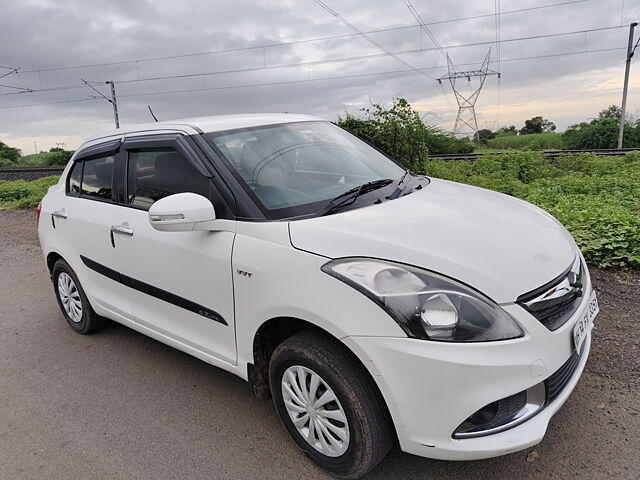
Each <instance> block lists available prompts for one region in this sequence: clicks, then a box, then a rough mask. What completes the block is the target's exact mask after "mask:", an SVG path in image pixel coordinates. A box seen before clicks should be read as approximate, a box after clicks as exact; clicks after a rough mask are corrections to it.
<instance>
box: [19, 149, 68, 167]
mask: <svg viewBox="0 0 640 480" xmlns="http://www.w3.org/2000/svg"><path fill="white" fill-rule="evenodd" d="M72 155H73V150H54V151H51V152H40V153H36V154H33V155H26V156H24V157H21V158H20V159H19V160H18V162H17V163H16V165H20V166H28V167H58V166H64V165H66V164H67V162H68V161H69V159H70V158H71V156H72Z"/></svg>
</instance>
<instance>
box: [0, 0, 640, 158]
mask: <svg viewBox="0 0 640 480" xmlns="http://www.w3.org/2000/svg"><path fill="white" fill-rule="evenodd" d="M323 2H324V4H325V5H326V6H327V7H328V10H331V11H333V12H336V13H337V14H339V16H340V17H341V18H342V19H345V20H346V21H347V22H349V23H350V24H351V27H350V26H348V25H346V24H345V23H344V22H343V21H341V19H340V18H338V17H336V16H335V15H333V14H332V13H331V11H328V10H327V9H325V8H323V7H322V5H320V4H319V3H318V2H316V1H315V0H297V1H293V0H274V1H272V0H264V1H249V0H234V1H221V0H213V1H212V0H189V1H186V0H185V1H180V2H176V1H166V0H155V1H153V0H111V1H99V0H92V1H89V0H84V1H82V0H69V1H64V0H22V1H20V2H10V1H8V0H3V1H1V2H0V18H2V19H3V21H2V28H1V29H0V65H2V66H3V67H11V68H17V67H20V70H19V72H18V74H16V73H10V72H11V70H9V69H6V68H5V69H2V68H0V76H2V75H5V74H7V73H8V75H6V76H5V77H4V78H2V79H0V85H2V87H0V141H3V142H5V143H7V144H9V145H12V146H17V147H19V148H21V149H22V150H23V152H24V153H25V154H28V153H33V152H34V148H35V147H34V141H36V142H37V148H38V150H45V149H46V150H48V149H49V148H50V147H51V146H54V145H55V144H56V143H58V142H63V143H65V144H66V147H67V148H76V147H77V146H78V145H79V144H80V143H81V142H82V141H83V139H85V138H86V137H88V136H90V135H92V134H94V133H97V132H100V131H104V130H107V129H111V128H113V113H112V109H111V105H110V104H109V103H108V102H107V101H106V100H104V99H102V98H96V97H98V93H96V92H94V91H93V90H91V89H90V88H89V87H86V86H83V83H82V80H81V79H85V80H87V81H89V82H92V85H94V86H95V88H96V89H97V90H99V91H100V92H102V93H103V94H105V95H108V94H109V87H108V85H106V84H105V83H104V82H105V81H107V80H113V81H115V87H116V91H117V95H118V106H119V113H120V121H121V124H123V125H127V124H134V123H140V122H148V121H149V120H150V119H151V118H150V116H149V113H148V110H147V105H151V107H152V108H153V110H154V112H155V114H156V115H157V116H158V117H159V118H160V119H161V120H170V119H175V118H182V117H189V116H200V115H213V114H224V113H244V112H267V111H275V112H283V111H287V112H297V113H310V114H315V115H318V116H320V117H323V118H327V119H330V120H334V119H336V118H337V116H338V115H340V114H344V112H346V111H350V112H355V111H356V110H357V109H358V108H360V107H362V106H367V105H369V104H370V103H371V102H382V103H387V102H389V101H390V100H391V99H392V98H393V97H394V96H396V97H398V96H402V97H405V98H407V99H408V100H409V101H410V102H411V103H412V104H413V105H414V106H415V107H416V108H417V109H419V110H420V111H421V113H423V114H424V119H425V121H426V122H427V123H431V124H435V125H439V126H440V127H441V128H443V129H446V130H448V129H451V128H452V126H453V120H454V118H455V110H456V100H455V97H454V96H453V94H452V91H451V88H450V86H449V85H448V84H447V83H446V82H445V84H444V85H443V86H442V87H441V86H439V85H438V82H437V81H436V80H435V79H436V78H438V77H440V76H443V75H446V74H447V62H446V57H445V54H444V53H443V51H444V52H446V53H448V54H449V55H450V57H451V59H452V60H453V62H454V63H455V64H456V65H457V68H458V70H469V69H477V68H479V67H480V63H481V62H482V60H483V58H484V57H485V55H486V53H487V51H488V50H489V48H490V47H491V48H492V51H491V64H490V68H491V69H494V70H497V69H498V68H499V70H500V71H501V73H502V77H501V79H500V80H498V79H497V77H496V76H490V77H488V78H487V80H486V83H485V86H484V89H483V91H482V94H481V95H480V98H479V100H478V103H477V111H478V122H479V125H480V127H481V128H482V127H489V128H495V127H496V126H497V125H510V124H515V125H521V124H522V123H523V121H524V120H525V119H527V118H530V117H532V116H534V115H543V116H545V117H547V118H549V119H550V120H552V121H554V122H555V123H556V124H557V125H558V127H559V129H564V128H566V126H568V125H571V124H573V123H576V122H579V121H582V120H585V119H587V118H589V117H594V116H595V115H597V113H598V111H599V110H601V109H602V108H604V107H606V106H607V105H609V104H612V103H619V102H620V95H621V86H622V77H623V71H624V59H625V49H626V44H627V39H628V24H629V23H630V22H631V21H634V20H639V19H640V1H639V0H584V1H573V2H568V1H567V0H473V1H471V0H448V1H442V0H439V1H436V0H412V5H413V6H414V7H415V11H416V12H417V13H418V15H419V16H420V17H421V18H422V21H423V22H424V23H425V24H428V30H429V32H430V33H431V35H432V36H433V38H434V39H435V40H436V42H437V43H438V45H439V46H440V47H442V50H440V49H438V48H437V46H436V45H435V44H434V42H433V40H432V38H430V36H429V34H428V33H427V32H425V31H423V29H422V28H420V26H419V25H418V21H417V20H416V17H415V16H414V15H413V14H412V12H411V11H410V9H409V8H408V6H407V3H406V1H405V0H348V1H345V0H323ZM561 4H564V5H561ZM545 6H547V7H546V8H537V7H545ZM497 9H499V12H500V15H499V16H498V19H499V22H497V19H496V11H497ZM523 9H526V10H524V11H514V10H523ZM469 17H474V18H469ZM497 24H498V25H499V28H498V29H497V28H496V25H497ZM621 26H622V27H621ZM354 29H355V30H357V31H359V32H365V35H364V36H363V35H359V34H357V33H356V31H355V30H354ZM585 30H594V31H589V32H585ZM569 32H579V33H573V34H567V35H555V36H547V37H543V36H545V35H550V34H564V33H569ZM637 33H640V32H637ZM497 35H498V37H497ZM327 37H328V38H327ZM530 37H539V38H530ZM497 38H499V39H500V40H501V42H500V49H499V50H500V59H501V62H500V64H499V65H498V63H497V58H498V55H497V50H498V48H497V44H496V40H497ZM514 39H521V40H514ZM400 52H401V53H400ZM585 52H586V53H585ZM390 53H393V55H390ZM565 54H566V55H565ZM531 57H537V58H531ZM639 58H640V57H639ZM418 70H419V71H418ZM176 76H178V77H179V78H167V77H176ZM459 82H460V83H459V87H460V89H461V91H462V92H463V93H468V92H469V85H467V82H466V80H463V81H459ZM472 86H475V84H472ZM21 89H23V90H22V91H21ZM25 89H30V90H33V92H26V90H25ZM628 109H629V111H630V112H631V113H632V114H633V113H635V114H636V116H637V115H638V112H640V65H638V64H637V62H636V64H635V65H633V68H632V75H631V81H630V96H629V103H628Z"/></svg>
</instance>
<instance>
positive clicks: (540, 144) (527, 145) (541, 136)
mask: <svg viewBox="0 0 640 480" xmlns="http://www.w3.org/2000/svg"><path fill="white" fill-rule="evenodd" d="M485 145H486V146H487V147H488V148H496V149H519V150H562V149H564V137H563V135H562V133H555V132H544V133H532V134H529V135H498V136H496V137H494V138H492V139H490V140H487V142H486V143H485Z"/></svg>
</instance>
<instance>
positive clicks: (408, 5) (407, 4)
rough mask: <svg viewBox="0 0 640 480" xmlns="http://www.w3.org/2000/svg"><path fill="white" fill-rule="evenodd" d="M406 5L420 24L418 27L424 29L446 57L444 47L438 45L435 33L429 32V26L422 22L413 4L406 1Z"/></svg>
mask: <svg viewBox="0 0 640 480" xmlns="http://www.w3.org/2000/svg"><path fill="white" fill-rule="evenodd" d="M404 3H405V5H406V6H407V8H408V9H409V11H410V12H411V14H412V15H413V17H414V18H415V19H416V21H417V22H418V25H419V26H420V27H422V30H424V32H425V33H426V34H427V36H428V37H429V38H430V39H431V41H432V42H433V44H434V45H435V46H436V48H437V49H438V50H440V51H441V52H442V54H443V55H446V52H445V51H444V49H443V48H442V46H441V45H440V44H439V43H438V40H436V37H435V36H434V35H433V33H431V30H429V28H428V27H427V24H426V23H424V20H422V17H421V16H420V14H419V13H418V11H417V10H416V8H415V7H414V6H413V4H412V3H411V2H410V1H409V0H404Z"/></svg>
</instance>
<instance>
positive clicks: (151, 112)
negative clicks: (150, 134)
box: [147, 105, 158, 122]
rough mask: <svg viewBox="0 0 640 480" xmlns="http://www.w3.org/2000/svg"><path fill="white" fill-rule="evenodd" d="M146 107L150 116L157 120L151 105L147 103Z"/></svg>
mask: <svg viewBox="0 0 640 480" xmlns="http://www.w3.org/2000/svg"><path fill="white" fill-rule="evenodd" d="M147 108H148V109H149V113H150V114H151V116H152V117H153V119H154V120H155V121H156V122H157V121H158V119H157V118H156V116H155V115H154V114H153V110H151V105H147Z"/></svg>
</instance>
